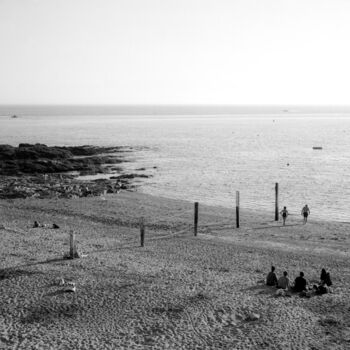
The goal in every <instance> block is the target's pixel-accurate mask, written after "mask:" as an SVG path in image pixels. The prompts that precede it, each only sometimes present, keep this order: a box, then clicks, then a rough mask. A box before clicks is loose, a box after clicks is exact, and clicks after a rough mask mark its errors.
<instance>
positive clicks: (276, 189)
mask: <svg viewBox="0 0 350 350" xmlns="http://www.w3.org/2000/svg"><path fill="white" fill-rule="evenodd" d="M278 215H279V211H278V182H276V185H275V221H278V219H279V217H278Z"/></svg>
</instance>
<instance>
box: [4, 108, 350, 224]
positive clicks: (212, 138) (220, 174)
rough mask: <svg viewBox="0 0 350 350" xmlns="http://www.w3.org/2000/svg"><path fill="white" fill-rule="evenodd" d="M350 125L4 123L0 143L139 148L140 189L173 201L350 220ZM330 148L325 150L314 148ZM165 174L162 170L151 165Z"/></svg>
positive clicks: (99, 119)
mask: <svg viewBox="0 0 350 350" xmlns="http://www.w3.org/2000/svg"><path fill="white" fill-rule="evenodd" d="M349 135H350V119H347V118H340V117H335V116H329V117H325V116H323V117H322V118H316V117H311V116H308V117H304V118H300V116H299V117H298V118H294V117H293V116H292V115H290V116H288V118H287V117H285V116H276V115H264V116H244V117H243V116H241V117H240V116H235V117H228V116H220V117H216V116H212V117H208V116H206V117H200V116H167V117H163V116H95V117H94V116H74V117H71V116H62V117H44V116H41V117H34V116H32V117H20V118H16V119H11V118H5V117H1V118H0V137H1V140H2V143H9V144H12V145H17V144H18V143H21V142H28V143H36V142H39V143H46V144H48V145H82V144H92V145H100V146H118V145H123V146H131V147H134V149H135V151H134V152H133V153H130V154H128V155H127V159H129V160H132V161H133V162H130V163H125V164H124V167H126V168H127V170H128V171H130V170H132V171H135V170H136V169H138V168H143V167H144V168H146V170H145V171H144V173H146V174H150V175H153V177H151V178H149V179H145V180H142V182H140V184H142V186H140V188H139V190H140V191H143V192H146V193H151V194H155V195H161V196H166V197H170V198H179V199H186V200H190V201H199V202H201V203H207V204H214V205H221V206H225V207H232V208H234V206H235V191H236V190H239V191H240V193H241V206H242V207H244V208H248V209H253V210H267V211H271V213H272V215H273V211H274V185H275V182H278V183H279V184H280V207H282V206H283V205H286V206H287V207H288V209H289V211H290V213H291V214H292V215H300V210H301V208H302V206H303V205H304V204H305V203H308V204H309V206H310V208H311V215H312V217H319V218H322V219H326V220H329V219H331V220H338V221H350V220H349V218H350V212H349V207H350V186H349V185H348V184H349V181H350V138H349ZM313 146H322V147H323V149H322V150H313V149H312V147H313ZM154 166H156V167H157V168H156V169H154V168H153V167H154Z"/></svg>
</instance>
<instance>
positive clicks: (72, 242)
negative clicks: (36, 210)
mask: <svg viewBox="0 0 350 350" xmlns="http://www.w3.org/2000/svg"><path fill="white" fill-rule="evenodd" d="M239 201H240V195H239V191H236V227H237V228H239V226H240V222H239ZM198 209H199V203H198V202H195V203H194V230H193V232H194V235H195V236H197V233H198ZM278 220H279V209H278V183H276V184H275V221H278ZM140 243H141V247H144V245H145V221H144V218H141V219H140ZM76 249H77V248H76V244H75V235H74V233H73V232H71V233H70V257H71V258H74V257H75V255H76Z"/></svg>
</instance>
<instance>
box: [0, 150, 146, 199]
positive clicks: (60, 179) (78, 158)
mask: <svg viewBox="0 0 350 350" xmlns="http://www.w3.org/2000/svg"><path fill="white" fill-rule="evenodd" d="M129 150H130V149H129V148H126V147H96V146H76V147H57V146H54V147H49V146H47V145H44V144H34V145H32V144H20V145H19V146H18V147H13V146H10V145H0V176H1V177H0V198H27V197H38V198H50V197H65V198H74V197H85V196H96V195H100V194H102V193H104V192H106V193H114V192H119V191H120V190H124V189H131V188H132V187H133V185H132V184H131V180H132V179H134V178H135V177H148V176H147V175H144V174H120V171H121V168H118V167H116V166H115V165H116V164H120V163H122V162H125V161H126V160H125V159H124V158H123V155H122V153H125V152H127V151H129ZM73 172H74V173H75V174H76V175H96V174H103V173H111V172H113V174H114V176H113V177H112V178H111V179H96V180H89V181H81V180H78V179H77V178H76V175H72V173H73Z"/></svg>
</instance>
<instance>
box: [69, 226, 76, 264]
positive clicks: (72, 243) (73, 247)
mask: <svg viewBox="0 0 350 350" xmlns="http://www.w3.org/2000/svg"><path fill="white" fill-rule="evenodd" d="M69 247H70V249H69V256H70V258H71V259H74V258H75V255H76V245H75V233H74V231H70V232H69Z"/></svg>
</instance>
